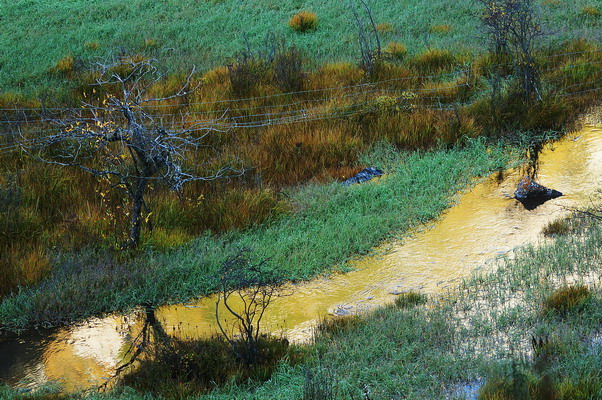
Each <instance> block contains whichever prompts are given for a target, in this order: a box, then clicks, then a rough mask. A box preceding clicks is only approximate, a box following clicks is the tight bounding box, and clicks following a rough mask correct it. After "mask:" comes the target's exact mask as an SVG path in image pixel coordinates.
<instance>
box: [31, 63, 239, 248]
mask: <svg viewBox="0 0 602 400" xmlns="http://www.w3.org/2000/svg"><path fill="white" fill-rule="evenodd" d="M155 64H156V60H154V59H151V60H135V59H133V58H129V57H118V58H116V59H113V60H112V61H111V62H107V63H99V64H98V65H97V66H98V79H97V80H96V83H95V85H94V86H93V89H92V90H93V91H97V90H98V91H100V92H103V93H105V94H103V95H102V96H101V97H102V98H101V99H99V100H98V101H97V102H84V103H83V104H82V106H81V108H79V109H75V110H71V111H70V112H69V113H67V116H65V117H60V118H57V117H53V118H48V117H47V121H48V122H49V123H50V124H51V126H52V127H53V128H54V129H55V130H57V131H58V133H55V134H52V135H47V136H42V137H35V138H31V137H27V136H26V135H25V134H22V135H21V147H22V148H23V149H24V150H25V151H26V152H27V153H29V154H30V155H33V156H34V157H36V158H37V159H39V160H41V161H43V162H46V163H48V164H52V165H58V166H65V167H77V168H80V169H82V170H83V171H86V172H88V173H90V174H92V175H95V176H98V177H102V178H105V179H107V180H108V181H109V182H110V184H111V185H112V187H114V188H119V189H122V190H124V191H125V192H126V193H127V195H128V197H129V200H130V202H131V211H130V216H129V219H130V223H129V235H128V240H127V243H126V244H127V247H136V246H137V244H138V242H139V239H140V232H141V226H142V220H143V209H145V210H146V211H147V212H148V207H147V205H146V202H145V196H146V194H147V191H148V188H149V185H150V184H151V182H157V183H161V184H165V185H167V186H168V187H170V188H171V189H173V190H175V191H180V190H181V189H182V187H183V186H184V185H185V184H187V183H189V182H193V181H208V180H214V179H219V178H224V177H229V176H239V175H241V174H242V173H243V172H244V171H243V170H242V169H235V168H233V167H230V166H227V167H222V168H219V169H217V170H216V169H211V168H208V167H207V165H208V164H207V163H206V162H201V163H199V164H200V165H194V166H190V165H192V164H196V162H195V163H193V162H191V161H192V159H193V158H194V156H195V154H196V153H197V152H198V151H199V150H200V149H201V148H202V147H206V146H204V142H203V139H204V138H205V137H206V136H207V135H209V134H210V133H214V132H224V131H225V129H226V128H220V127H219V125H218V124H216V122H215V121H212V122H194V121H192V122H190V119H189V118H187V117H188V116H187V115H186V114H185V113H181V114H180V115H179V116H178V117H177V119H171V120H169V119H168V120H165V119H162V118H161V113H160V112H158V111H156V110H157V109H158V107H157V106H160V104H161V103H162V102H164V101H167V100H171V99H176V98H181V97H185V96H187V95H188V94H189V93H190V92H192V91H193V90H195V89H196V87H195V86H194V85H193V83H192V82H193V76H194V73H195V69H194V68H193V69H192V71H191V73H190V74H189V75H188V76H187V78H186V79H185V81H184V83H183V85H182V87H181V88H180V89H179V90H178V91H177V92H176V93H173V94H172V95H169V96H165V97H160V98H155V97H151V96H149V89H150V88H151V87H152V86H153V85H154V84H155V83H157V82H159V81H160V80H162V79H163V78H164V77H165V74H164V73H162V72H160V71H159V70H158V69H157V67H156V66H155ZM153 110H154V111H153ZM195 161H196V160H195Z"/></svg>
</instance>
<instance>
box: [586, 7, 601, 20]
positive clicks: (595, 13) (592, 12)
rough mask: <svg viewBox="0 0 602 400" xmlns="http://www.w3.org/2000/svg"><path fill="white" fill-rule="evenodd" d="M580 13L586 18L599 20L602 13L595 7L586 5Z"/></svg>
mask: <svg viewBox="0 0 602 400" xmlns="http://www.w3.org/2000/svg"><path fill="white" fill-rule="evenodd" d="M581 13H582V14H583V15H585V16H586V17H592V18H600V17H602V11H600V9H599V8H598V7H596V6H592V5H588V6H585V7H583V8H582V9H581Z"/></svg>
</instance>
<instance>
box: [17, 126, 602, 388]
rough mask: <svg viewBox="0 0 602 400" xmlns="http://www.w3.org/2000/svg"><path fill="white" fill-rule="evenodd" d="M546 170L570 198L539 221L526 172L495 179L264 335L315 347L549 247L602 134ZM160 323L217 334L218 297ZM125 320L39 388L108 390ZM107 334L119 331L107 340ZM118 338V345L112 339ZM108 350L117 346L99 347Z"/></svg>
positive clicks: (589, 184)
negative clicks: (413, 295) (397, 306)
mask: <svg viewBox="0 0 602 400" xmlns="http://www.w3.org/2000/svg"><path fill="white" fill-rule="evenodd" d="M539 160H540V165H539V176H538V177H537V181H538V182H539V183H541V184H542V185H544V186H547V187H550V188H553V189H556V190H559V191H561V192H563V193H565V196H563V197H560V198H557V199H554V200H551V201H548V202H547V203H545V204H543V205H541V206H539V207H538V208H536V209H535V210H532V211H529V210H526V209H525V208H524V207H523V206H522V205H521V204H519V203H518V202H517V201H515V200H513V199H511V198H509V197H507V196H512V195H513V193H514V190H515V188H516V185H517V183H518V181H519V180H520V178H521V172H520V171H518V170H510V171H506V172H504V174H503V176H502V177H501V179H500V177H499V176H498V174H494V175H492V176H490V177H489V178H487V179H485V180H484V181H483V182H482V183H479V184H478V185H476V186H475V187H474V188H472V189H471V190H470V191H468V192H467V193H465V194H463V195H462V196H461V198H460V201H459V204H458V205H456V206H454V207H453V208H451V209H450V210H449V211H448V212H446V213H445V214H444V215H443V216H442V217H441V218H440V219H439V221H437V222H436V223H435V224H433V226H432V227H427V228H425V229H423V230H422V231H420V232H417V233H416V234H414V235H413V236H412V237H409V238H407V239H405V240H403V241H400V242H392V243H386V244H385V245H383V246H382V247H381V248H379V249H377V251H376V252H375V254H376V255H374V256H370V257H366V258H363V259H361V260H358V261H357V262H354V263H353V264H352V267H353V268H354V271H352V272H349V273H346V274H336V275H332V276H329V277H322V278H318V279H315V280H312V281H309V282H305V283H300V284H295V285H289V286H287V292H289V293H290V295H288V296H285V297H280V298H277V299H275V300H274V301H273V303H272V304H271V305H270V307H269V309H268V312H267V313H266V316H265V321H264V327H265V328H267V329H268V330H270V331H271V332H272V333H275V334H278V333H283V334H285V335H287V336H288V337H289V339H291V340H293V341H300V342H302V341H306V340H308V339H310V338H311V337H312V331H313V326H315V324H316V322H317V321H319V320H320V319H322V318H324V317H325V316H326V315H327V314H345V313H356V312H361V311H363V310H368V309H371V308H373V307H375V306H378V305H382V304H385V303H388V302H391V301H393V299H394V298H395V295H394V294H392V293H395V292H402V291H407V290H419V291H421V292H424V293H436V292H439V291H441V290H445V289H447V288H448V287H452V286H453V285H454V284H455V283H456V282H457V280H458V279H461V278H463V277H466V276H468V275H469V274H470V273H471V272H472V271H474V270H475V269H476V268H489V267H490V266H493V264H494V262H493V261H494V260H495V258H496V257H498V256H502V255H508V256H512V250H513V249H514V248H516V247H518V246H522V245H525V244H528V243H535V242H537V241H538V240H541V239H542V236H541V230H542V228H543V227H544V226H545V225H546V224H547V223H549V222H550V221H552V220H554V219H556V218H558V217H561V216H563V215H566V214H568V213H569V212H570V208H571V207H576V206H580V205H587V204H588V203H589V201H590V199H591V198H592V196H594V195H595V193H596V191H598V190H601V189H602V175H601V172H602V129H600V128H595V127H588V128H585V129H583V130H582V131H581V132H579V133H577V134H573V135H568V136H567V137H566V138H565V139H563V140H562V141H559V142H557V143H555V144H553V145H550V146H547V147H546V148H545V149H544V150H543V152H542V153H541V155H540V158H539ZM358 234H361V233H358ZM222 314H224V313H222ZM157 318H158V319H159V320H160V321H162V322H163V324H164V327H165V330H166V331H167V332H168V333H173V334H177V335H180V336H184V337H199V336H205V335H209V334H211V333H215V332H217V326H216V324H215V297H209V298H206V299H203V300H200V301H198V302H196V303H193V304H189V305H178V306H170V307H163V308H161V309H159V310H158V311H157ZM118 320H119V318H118V317H111V318H108V319H105V320H102V321H97V322H96V323H99V324H100V325H101V326H102V329H100V330H97V332H93V330H92V331H90V330H88V331H87V330H86V329H90V328H86V326H82V327H70V328H66V329H65V330H63V331H61V332H59V334H57V336H56V339H54V340H51V341H50V342H49V343H48V345H47V346H46V351H45V352H44V355H43V358H42V359H41V360H39V361H38V363H37V364H32V367H31V368H30V370H31V371H32V375H30V376H29V378H31V379H33V378H34V376H33V372H35V371H37V373H38V375H39V374H41V373H42V372H43V373H44V374H45V375H46V376H47V377H48V378H54V379H61V381H62V382H64V383H66V384H67V387H68V388H69V387H77V386H82V385H84V386H85V382H88V381H90V380H92V381H95V382H98V381H99V380H100V379H101V377H100V376H101V375H102V376H106V374H107V368H108V369H109V370H110V369H111V367H114V366H116V365H117V364H118V363H119V362H120V360H121V358H122V356H123V355H122V354H121V351H118V349H123V348H124V347H127V343H128V342H129V340H131V336H132V334H131V333H129V331H128V329H123V330H122V329H119V327H118V325H119V323H118V322H116V321H118ZM105 325H106V326H109V327H111V328H110V329H108V330H106V331H105V329H106V328H105ZM111 329H113V330H115V331H117V332H118V335H117V336H115V335H113V334H111V335H109V334H108V333H107V332H108V331H109V330H111ZM103 332H104V333H103ZM107 341H111V342H112V344H111V345H107V346H106V347H103V346H102V345H99V343H105V342H107ZM65 366H69V367H65ZM67 369H73V370H76V371H79V372H73V373H70V372H68V371H67ZM40 371H42V372H40ZM25 374H26V375H27V373H25ZM38 379H39V376H38ZM71 381H75V382H71Z"/></svg>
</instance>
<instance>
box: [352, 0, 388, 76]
mask: <svg viewBox="0 0 602 400" xmlns="http://www.w3.org/2000/svg"><path fill="white" fill-rule="evenodd" d="M349 8H350V9H351V13H352V14H353V18H354V19H355V23H356V26H357V31H358V45H359V48H360V66H361V67H362V69H364V71H366V72H367V73H368V74H369V75H370V76H373V75H374V73H375V72H376V69H377V67H378V63H379V62H381V61H382V46H381V43H380V36H379V34H378V30H377V29H376V23H375V22H374V17H373V16H372V10H371V9H370V6H369V5H368V3H367V2H366V0H349Z"/></svg>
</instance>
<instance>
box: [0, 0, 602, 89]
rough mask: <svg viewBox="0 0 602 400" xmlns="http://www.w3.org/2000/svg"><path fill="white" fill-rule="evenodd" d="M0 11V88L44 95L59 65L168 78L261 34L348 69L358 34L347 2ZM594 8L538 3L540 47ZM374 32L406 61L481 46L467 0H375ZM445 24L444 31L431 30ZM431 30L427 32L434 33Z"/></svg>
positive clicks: (84, 1) (137, 3)
mask: <svg viewBox="0 0 602 400" xmlns="http://www.w3.org/2000/svg"><path fill="white" fill-rule="evenodd" d="M1 3H2V4H1V5H0V23H1V25H2V31H1V32H0V88H2V90H1V91H16V92H21V93H26V94H34V95H40V96H42V95H45V96H48V95H49V93H52V91H53V90H55V89H56V88H57V87H61V86H63V85H64V84H65V83H64V81H63V80H62V78H61V77H60V75H56V74H52V73H50V72H49V71H50V70H51V68H53V67H55V66H56V64H57V63H58V62H59V60H61V59H62V58H64V57H66V56H69V55H71V56H73V57H74V58H75V59H76V60H84V61H94V60H98V59H102V58H104V57H106V55H107V54H109V53H111V52H118V51H119V50H120V49H127V50H129V51H134V52H143V53H147V54H156V55H157V57H158V58H159V59H160V60H161V61H162V62H164V64H165V65H166V66H167V67H169V68H170V69H171V70H172V71H181V70H187V69H189V68H190V67H191V66H192V65H193V64H196V65H197V66H198V67H199V68H200V69H201V70H204V69H208V68H211V67H214V66H216V65H221V64H224V63H225V62H227V61H228V59H229V58H231V57H232V56H233V55H234V54H235V53H236V52H237V51H239V50H241V49H243V48H244V38H245V37H247V38H248V41H249V43H250V44H251V46H252V47H254V48H257V47H260V46H261V45H262V44H263V43H264V42H265V37H266V34H267V33H274V34H276V35H282V36H283V37H284V38H285V39H286V41H287V42H288V43H289V44H295V45H297V46H298V47H299V48H300V49H302V50H303V51H304V53H305V54H306V56H307V58H308V59H309V60H310V62H312V63H315V64H316V65H319V64H321V63H323V62H326V61H347V60H356V59H357V57H358V46H357V31H356V26H355V24H354V22H353V17H352V15H351V13H350V12H349V6H348V3H347V2H346V1H345V0H334V1H331V0H321V1H307V0H284V1H280V0H254V1H239V0H181V1H176V0H164V1H152V0H133V1H128V2H123V1H119V0H106V1H102V2H99V1H89V0H73V1H57V0H51V1H41V0H28V1H16V2H12V1H8V0H2V2H1ZM595 3H596V1H595V0H575V1H570V2H568V1H554V0H544V1H543V3H542V4H541V14H542V18H543V21H544V25H545V26H546V27H547V29H548V30H549V32H551V33H553V35H550V36H548V37H547V38H546V39H545V40H546V41H547V43H548V44H554V43H559V42H563V41H565V40H567V39H575V38H588V39H589V40H592V41H596V40H599V39H600V37H601V33H600V32H601V31H600V17H598V16H595V15H589V14H587V13H586V12H584V11H583V10H584V7H586V6H588V5H592V6H597V7H598V8H599V5H596V4H595ZM369 4H370V6H371V8H372V11H373V14H374V18H375V20H376V21H375V22H376V23H381V24H390V26H388V27H387V28H386V29H383V31H384V32H382V41H383V45H385V44H386V43H388V42H390V41H397V42H400V43H403V44H404V45H405V46H406V47H407V48H408V51H409V53H410V54H415V53H418V52H422V51H424V50H425V49H426V48H427V47H435V48H444V49H453V51H454V53H463V52H466V53H477V52H481V51H482V50H484V46H485V40H484V39H483V38H482V35H480V33H479V31H478V26H479V24H478V16H479V14H480V11H479V9H478V6H476V5H475V4H474V2H473V1H472V0H458V1H453V2H450V1H448V0H428V1H427V0H408V1H405V2H400V1H398V0H379V1H374V0H373V1H370V2H369ZM302 10H310V11H313V12H315V13H316V14H317V16H318V24H319V25H318V28H317V29H316V30H315V31H310V32H306V33H296V32H294V31H293V30H292V29H290V28H289V27H288V20H289V18H290V17H291V16H292V15H294V14H295V13H296V12H298V11H302ZM440 25H449V29H447V28H446V29H440V28H437V26H440ZM433 27H435V28H433Z"/></svg>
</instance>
